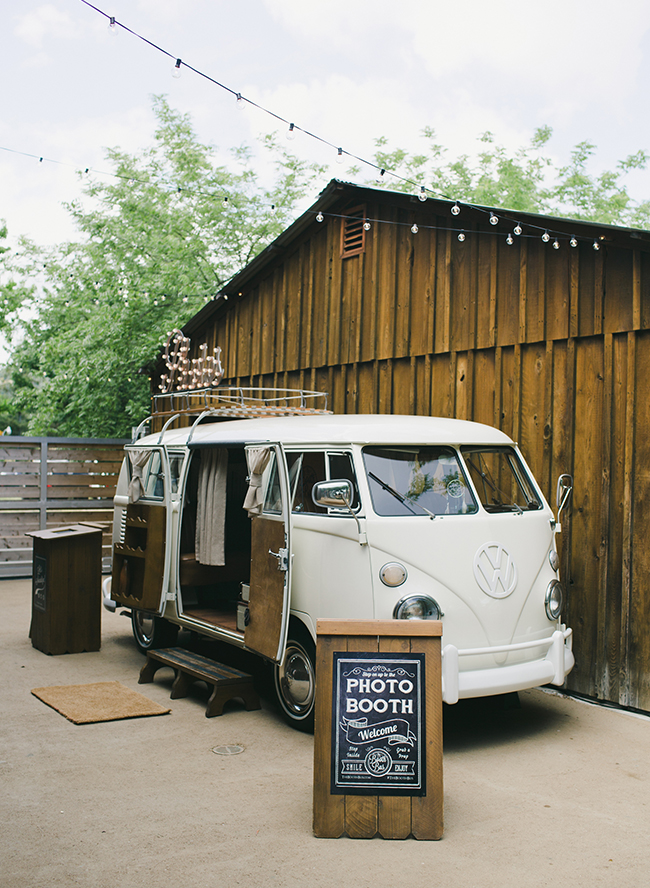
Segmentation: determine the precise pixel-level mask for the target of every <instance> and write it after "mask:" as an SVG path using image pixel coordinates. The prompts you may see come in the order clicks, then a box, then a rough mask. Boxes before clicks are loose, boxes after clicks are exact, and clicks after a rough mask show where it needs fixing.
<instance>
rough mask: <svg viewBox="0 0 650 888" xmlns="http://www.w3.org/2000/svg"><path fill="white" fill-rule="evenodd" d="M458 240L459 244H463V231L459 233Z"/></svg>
mask: <svg viewBox="0 0 650 888" xmlns="http://www.w3.org/2000/svg"><path fill="white" fill-rule="evenodd" d="M458 240H459V241H460V242H461V244H462V243H463V241H464V240H465V232H464V231H461V232H460V233H459V235H458Z"/></svg>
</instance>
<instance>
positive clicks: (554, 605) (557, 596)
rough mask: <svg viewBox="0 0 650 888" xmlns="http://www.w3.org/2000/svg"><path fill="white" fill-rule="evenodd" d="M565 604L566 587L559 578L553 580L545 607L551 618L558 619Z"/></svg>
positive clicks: (547, 593) (549, 586) (546, 597)
mask: <svg viewBox="0 0 650 888" xmlns="http://www.w3.org/2000/svg"><path fill="white" fill-rule="evenodd" d="M563 605H564V589H563V588H562V583H561V582H560V581H559V580H551V582H550V583H549V584H548V588H547V590H546V595H545V597H544V607H545V608H546V616H547V617H548V618H549V620H557V619H558V617H559V616H560V614H561V613H562V606H563Z"/></svg>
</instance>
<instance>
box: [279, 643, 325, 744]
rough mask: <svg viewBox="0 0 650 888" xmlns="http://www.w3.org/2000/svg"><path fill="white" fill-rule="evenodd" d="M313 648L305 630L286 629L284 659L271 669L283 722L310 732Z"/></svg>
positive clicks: (313, 696)
mask: <svg viewBox="0 0 650 888" xmlns="http://www.w3.org/2000/svg"><path fill="white" fill-rule="evenodd" d="M315 662H316V649H315V647H314V642H313V641H312V639H311V636H310V635H309V633H308V632H307V630H299V629H295V628H294V627H290V628H289V639H288V641H287V648H286V651H285V654H284V658H283V660H282V662H281V663H277V664H276V665H275V666H274V668H273V677H274V688H275V696H276V698H277V701H278V704H279V706H280V710H281V711H282V716H283V718H284V720H285V721H286V722H287V724H289V725H291V727H292V728H295V729H296V730H297V731H305V732H308V733H310V732H313V730H314V702H315V692H316V669H315Z"/></svg>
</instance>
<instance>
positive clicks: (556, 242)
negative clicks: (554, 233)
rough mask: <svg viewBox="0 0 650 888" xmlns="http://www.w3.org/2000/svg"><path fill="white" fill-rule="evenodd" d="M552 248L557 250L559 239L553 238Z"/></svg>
mask: <svg viewBox="0 0 650 888" xmlns="http://www.w3.org/2000/svg"><path fill="white" fill-rule="evenodd" d="M553 249H554V250H559V249H560V242H559V240H558V239H557V238H555V240H554V241H553Z"/></svg>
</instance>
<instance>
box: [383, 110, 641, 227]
mask: <svg viewBox="0 0 650 888" xmlns="http://www.w3.org/2000/svg"><path fill="white" fill-rule="evenodd" d="M552 135H553V130H552V129H551V127H549V126H544V127H540V128H539V129H537V130H536V131H535V133H534V135H533V137H532V139H531V140H530V142H529V143H528V144H527V145H524V146H523V147H520V148H518V149H517V150H516V151H514V152H512V153H509V152H508V150H507V149H506V148H504V147H503V146H502V145H498V144H496V143H495V139H494V135H493V134H492V133H490V132H486V133H483V135H481V136H480V137H479V142H480V145H481V148H480V150H479V151H478V153H477V154H476V156H475V157H470V155H468V154H462V155H460V157H457V158H454V159H451V160H450V159H447V149H445V148H444V147H443V146H442V145H440V144H439V143H438V142H437V140H436V134H435V131H434V130H432V129H431V128H430V127H427V128H426V129H425V130H423V133H422V136H423V138H424V140H425V143H426V150H425V151H424V152H423V153H421V154H409V152H407V151H404V150H403V149H401V148H396V149H392V150H389V148H388V143H387V140H386V139H384V138H380V139H377V140H376V149H377V150H376V152H375V157H374V160H375V163H376V164H377V166H378V167H380V169H385V170H392V171H393V172H396V173H397V174H398V175H400V176H402V177H403V178H404V179H407V180H410V182H403V181H399V180H396V179H394V178H393V177H391V176H385V177H383V178H385V180H386V181H385V187H387V188H391V189H394V190H398V191H412V190H413V184H412V183H413V182H416V183H422V184H424V185H425V186H426V187H427V188H430V189H431V190H432V191H433V192H434V193H435V194H436V195H440V196H443V197H446V198H448V199H449V200H458V201H461V202H463V203H471V204H477V205H479V206H487V207H494V208H497V207H498V208H503V209H509V210H521V211H523V212H527V213H544V214H549V215H557V216H566V217H568V218H572V219H582V220H584V221H591V222H604V223H607V224H612V225H623V226H629V227H632V228H650V201H641V202H637V201H635V200H634V199H633V198H632V197H631V196H630V194H629V193H628V191H627V187H626V185H625V181H624V180H625V177H626V175H627V174H628V173H630V172H631V171H633V170H638V169H645V168H646V165H647V162H648V159H649V158H648V154H647V153H646V152H645V151H638V152H637V153H636V154H632V155H630V156H629V157H627V158H625V160H622V161H619V162H618V164H617V165H616V169H615V170H612V171H605V172H602V173H600V174H597V175H594V174H592V173H590V172H589V169H588V167H589V163H590V161H591V159H592V158H593V156H594V154H595V152H596V147H595V145H593V144H592V143H590V142H580V143H579V144H578V145H576V146H575V148H574V149H573V151H572V152H571V160H570V162H569V163H568V164H566V165H565V166H559V167H558V166H556V165H555V164H554V163H553V160H552V159H551V158H550V157H548V156H547V155H546V154H545V150H546V149H547V146H548V143H549V141H550V139H551V137H552Z"/></svg>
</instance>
